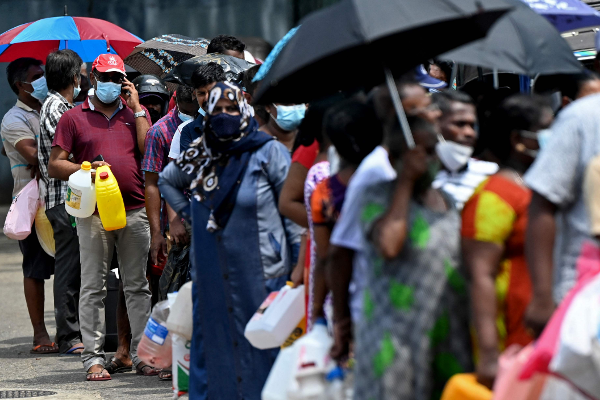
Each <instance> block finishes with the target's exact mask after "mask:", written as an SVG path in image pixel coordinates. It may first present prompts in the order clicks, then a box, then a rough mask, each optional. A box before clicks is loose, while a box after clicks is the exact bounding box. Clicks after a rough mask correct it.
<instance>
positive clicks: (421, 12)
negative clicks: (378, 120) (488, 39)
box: [255, 0, 510, 103]
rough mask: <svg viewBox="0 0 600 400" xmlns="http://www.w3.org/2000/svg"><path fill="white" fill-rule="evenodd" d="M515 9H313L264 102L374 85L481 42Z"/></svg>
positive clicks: (487, 3)
mask: <svg viewBox="0 0 600 400" xmlns="http://www.w3.org/2000/svg"><path fill="white" fill-rule="evenodd" d="M508 9H510V6H509V5H507V3H506V2H504V1H503V0H342V1H341V2H339V3H336V4H335V5H333V6H331V7H328V8H326V9H323V10H320V11H318V12H316V13H313V14H311V15H309V16H307V17H306V18H304V19H303V20H302V21H301V22H300V28H299V29H298V30H297V32H296V33H295V34H294V36H293V37H292V38H291V39H290V40H289V42H288V43H287V44H286V45H285V46H284V47H283V49H282V50H281V52H280V53H279V55H278V56H277V58H276V59H275V61H274V62H273V64H272V66H271V68H270V70H269V72H268V73H267V75H266V76H265V78H264V79H263V83H262V85H261V86H260V89H259V91H258V92H257V96H256V97H255V99H256V101H258V102H262V103H270V102H275V101H276V102H283V103H290V102H292V103H293V102H308V101H310V100H314V99H317V98H320V97H324V96H326V95H329V94H332V93H335V92H336V91H338V90H352V89H357V88H361V87H372V86H375V85H377V84H379V83H381V82H383V80H384V67H387V68H389V69H390V70H391V72H392V73H393V74H394V75H397V76H399V75H400V74H402V73H405V72H407V71H409V70H411V69H412V68H414V67H415V65H417V64H418V63H420V62H422V61H423V60H427V59H428V58H431V57H433V56H436V55H438V54H441V53H443V52H445V51H447V50H449V49H452V48H455V47H457V46H460V45H462V44H464V43H468V42H470V41H473V40H475V39H479V38H481V37H483V36H484V35H485V33H486V32H487V30H488V29H489V28H490V26H491V25H492V24H493V23H494V21H496V20H497V19H498V18H499V17H500V16H502V15H503V14H504V13H505V12H506V11H507V10H508Z"/></svg>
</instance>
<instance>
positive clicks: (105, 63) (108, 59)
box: [92, 54, 127, 76]
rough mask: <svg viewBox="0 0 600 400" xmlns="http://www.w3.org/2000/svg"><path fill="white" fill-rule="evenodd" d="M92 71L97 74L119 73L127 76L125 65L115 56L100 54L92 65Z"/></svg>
mask: <svg viewBox="0 0 600 400" xmlns="http://www.w3.org/2000/svg"><path fill="white" fill-rule="evenodd" d="M93 70H96V71H98V72H113V71H114V72H120V73H122V74H123V75H125V76H127V74H126V73H125V64H124V63H123V60H121V57H119V56H118V55H117V54H100V55H99V56H98V58H96V60H94V63H93V64H92V71H93Z"/></svg>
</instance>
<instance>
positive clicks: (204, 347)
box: [159, 82, 302, 400]
mask: <svg viewBox="0 0 600 400" xmlns="http://www.w3.org/2000/svg"><path fill="white" fill-rule="evenodd" d="M198 122H199V121H196V124H197V125H198ZM202 123H203V126H204V129H203V134H202V136H201V137H200V138H199V139H197V140H196V141H195V142H193V144H192V145H191V147H190V148H189V149H188V150H187V151H186V152H185V153H183V154H182V155H180V157H179V159H178V160H177V161H176V162H173V163H171V164H170V165H169V166H167V168H166V169H165V170H164V171H163V173H162V174H161V175H160V180H159V186H160V189H161V193H162V194H163V196H164V197H165V199H166V200H167V202H169V204H170V205H171V206H172V207H173V208H174V209H175V211H177V212H178V213H179V214H180V215H182V216H183V217H184V218H188V219H191V221H192V251H193V254H192V260H193V262H192V280H193V282H194V284H193V290H192V293H193V301H194V334H193V340H192V348H191V364H190V398H193V399H204V398H209V399H228V400H229V399H232V400H233V399H246V400H253V399H256V400H258V399H260V392H261V390H262V387H263V386H264V383H265V381H266V379H267V376H268V374H269V371H270V369H271V366H272V364H273V362H274V360H275V357H276V354H277V351H276V350H258V349H256V348H254V347H252V345H251V344H250V343H249V342H248V341H247V340H246V339H245V337H244V329H245V326H246V324H247V323H248V321H249V320H250V318H251V317H252V315H253V314H254V312H255V311H256V310H257V309H258V307H259V306H260V304H261V303H262V301H263V300H264V299H265V298H266V297H267V295H268V293H270V292H271V291H273V290H278V289H279V288H281V286H283V285H284V284H285V281H286V280H287V278H288V276H289V273H290V272H291V270H292V267H293V263H295V260H296V258H297V255H298V249H299V245H300V235H301V233H302V228H300V227H299V226H298V225H295V224H294V223H292V222H291V221H288V220H286V219H285V218H282V217H281V216H280V214H279V212H278V208H277V201H278V198H279V193H280V191H281V188H282V186H283V183H284V180H285V178H286V175H287V172H288V169H289V166H290V155H289V152H288V151H287V149H286V148H285V147H284V146H283V145H282V144H281V143H279V142H277V141H276V140H274V139H273V138H272V137H271V136H269V135H268V134H266V133H264V132H260V131H258V124H257V122H256V121H255V120H254V118H252V115H251V108H250V106H249V105H248V103H247V102H246V100H245V99H244V96H243V93H242V91H241V89H240V88H239V87H238V86H236V85H235V84H233V83H228V82H220V83H217V85H216V86H215V87H214V88H213V89H212V90H211V92H210V95H209V100H208V113H207V114H206V117H204V120H203V121H202ZM199 128H200V126H198V129H199ZM184 188H189V189H190V190H191V193H192V200H191V204H190V202H189V201H188V199H187V197H186V196H184V195H183V193H182V189H184Z"/></svg>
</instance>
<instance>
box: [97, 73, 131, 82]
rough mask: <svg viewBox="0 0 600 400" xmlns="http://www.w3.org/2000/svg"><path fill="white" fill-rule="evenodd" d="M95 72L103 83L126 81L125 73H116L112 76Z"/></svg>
mask: <svg viewBox="0 0 600 400" xmlns="http://www.w3.org/2000/svg"><path fill="white" fill-rule="evenodd" d="M93 74H94V76H95V77H96V80H98V81H100V82H103V83H107V82H113V83H118V84H121V83H123V82H125V77H123V75H120V74H114V75H112V76H111V75H108V74H102V75H98V74H97V73H95V72H94V73H93Z"/></svg>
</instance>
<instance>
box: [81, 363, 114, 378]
mask: <svg viewBox="0 0 600 400" xmlns="http://www.w3.org/2000/svg"><path fill="white" fill-rule="evenodd" d="M96 365H100V366H102V365H101V364H96ZM92 367H94V365H92ZM92 367H90V369H92ZM86 379H87V380H88V381H89V382H99V381H110V380H111V379H112V378H111V377H110V374H109V373H108V371H107V370H106V368H103V369H102V371H100V372H90V370H89V369H88V372H87V374H86Z"/></svg>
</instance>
